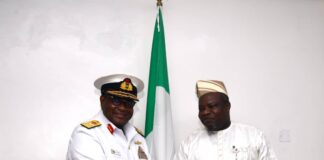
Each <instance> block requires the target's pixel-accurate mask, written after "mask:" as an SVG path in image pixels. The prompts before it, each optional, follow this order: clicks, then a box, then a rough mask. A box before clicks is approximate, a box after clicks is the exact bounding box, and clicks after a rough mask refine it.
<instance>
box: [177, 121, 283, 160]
mask: <svg viewBox="0 0 324 160" xmlns="http://www.w3.org/2000/svg"><path fill="white" fill-rule="evenodd" d="M211 159H212V160H277V158H276V156H275V154H274V152H273V151H272V150H271V148H270V146H269V145H268V144H267V142H266V139H265V137H264V135H263V133H262V132H261V131H260V130H258V129H256V128H255V127H252V126H249V125H245V124H238V123H232V124H231V125H230V127H229V128H227V129H225V130H222V131H214V132H208V131H207V130H206V129H205V128H203V129H200V130H197V131H195V132H193V134H191V135H190V136H189V137H187V138H186V139H185V140H184V141H183V142H182V143H181V145H180V148H179V150H178V152H177V154H176V155H175V160H211Z"/></svg>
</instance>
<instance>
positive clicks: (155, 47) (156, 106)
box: [145, 7, 174, 160]
mask: <svg viewBox="0 0 324 160" xmlns="http://www.w3.org/2000/svg"><path fill="white" fill-rule="evenodd" d="M169 93H170V89H169V80H168V69H167V59H166V49H165V40H164V29H163V21H162V13H161V8H160V7H159V9H158V15H157V17H156V22H155V27H154V35H153V44H152V53H151V64H150V75H149V83H148V95H147V105H146V122H145V137H146V141H147V144H148V147H149V151H150V153H151V156H152V159H154V160H170V159H171V158H172V156H173V154H174V145H173V125H172V115H171V106H170V95H169Z"/></svg>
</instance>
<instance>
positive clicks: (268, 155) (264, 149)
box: [259, 132, 277, 160]
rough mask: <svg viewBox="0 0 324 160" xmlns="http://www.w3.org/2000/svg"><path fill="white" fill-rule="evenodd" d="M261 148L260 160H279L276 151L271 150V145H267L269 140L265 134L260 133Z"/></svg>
mask: <svg viewBox="0 0 324 160" xmlns="http://www.w3.org/2000/svg"><path fill="white" fill-rule="evenodd" d="M260 136H261V137H260V138H261V139H260V141H261V142H260V147H259V160H277V158H276V155H275V153H274V151H273V150H272V149H271V147H270V145H269V144H268V143H267V140H266V138H265V136H264V134H263V133H262V132H261V133H260Z"/></svg>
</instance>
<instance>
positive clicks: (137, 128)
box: [135, 127, 144, 137]
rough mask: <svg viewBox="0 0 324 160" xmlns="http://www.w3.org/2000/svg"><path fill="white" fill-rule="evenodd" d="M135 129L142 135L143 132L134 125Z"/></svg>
mask: <svg viewBox="0 0 324 160" xmlns="http://www.w3.org/2000/svg"><path fill="white" fill-rule="evenodd" d="M135 130H136V132H137V133H138V134H140V135H141V136H143V137H144V133H143V132H142V131H141V130H140V129H138V128H137V127H135Z"/></svg>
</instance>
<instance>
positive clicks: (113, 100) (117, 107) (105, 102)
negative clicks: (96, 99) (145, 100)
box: [100, 95, 135, 129]
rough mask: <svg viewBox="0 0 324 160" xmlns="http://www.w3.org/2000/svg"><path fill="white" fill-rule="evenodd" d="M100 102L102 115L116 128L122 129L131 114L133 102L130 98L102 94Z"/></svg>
mask: <svg viewBox="0 0 324 160" xmlns="http://www.w3.org/2000/svg"><path fill="white" fill-rule="evenodd" d="M100 102H101V109H102V111H103V113H104V115H105V116H106V117H107V118H108V119H109V121H111V122H112V123H113V124H114V125H115V126H116V127H118V128H121V129H122V128H123V127H124V125H125V124H126V123H127V122H128V121H129V120H130V119H131V118H132V116H133V112H134V109H133V108H134V105H135V102H134V101H132V100H129V99H124V98H120V97H116V96H111V95H103V96H101V97H100Z"/></svg>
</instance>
